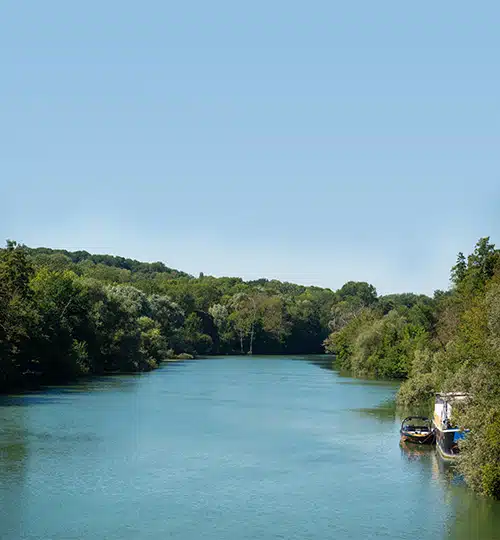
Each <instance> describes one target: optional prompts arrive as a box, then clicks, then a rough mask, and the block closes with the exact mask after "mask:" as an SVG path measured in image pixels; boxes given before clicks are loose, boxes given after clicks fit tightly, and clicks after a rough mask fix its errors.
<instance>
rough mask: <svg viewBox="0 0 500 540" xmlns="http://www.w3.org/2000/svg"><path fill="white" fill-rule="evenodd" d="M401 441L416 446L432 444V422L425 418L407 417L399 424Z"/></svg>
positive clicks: (433, 435)
mask: <svg viewBox="0 0 500 540" xmlns="http://www.w3.org/2000/svg"><path fill="white" fill-rule="evenodd" d="M399 432H400V433H401V441H402V442H407V443H416V444H433V443H434V438H435V434H434V429H433V428H432V422H431V421H430V420H429V419H428V418H426V417H425V416H408V417H407V418H405V419H404V420H403V422H402V423H401V429H400V431H399Z"/></svg>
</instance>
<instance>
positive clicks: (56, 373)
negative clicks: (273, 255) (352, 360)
mask: <svg viewBox="0 0 500 540" xmlns="http://www.w3.org/2000/svg"><path fill="white" fill-rule="evenodd" d="M334 296H335V295H334V293H333V292H332V291H330V290H329V289H320V288H318V287H302V286H299V285H294V284H291V283H281V282H279V281H268V280H265V279H262V280H257V281H252V282H244V281H243V280H241V279H239V278H214V277H209V276H203V275H200V276H199V277H198V278H194V277H192V276H189V275H187V274H185V273H183V272H178V271H176V270H172V269H170V268H168V267H166V266H165V265H164V264H162V263H141V262H138V261H134V260H130V259H124V258H122V257H113V256H110V255H91V254H89V253H87V252H84V251H79V252H74V253H71V252H67V251H62V250H50V249H46V248H39V249H30V248H27V247H25V246H19V245H17V244H16V243H15V242H8V243H7V247H6V248H5V249H2V250H0V391H8V390H12V389H14V388H23V387H26V386H32V385H35V384H40V383H47V382H59V381H66V380H70V379H73V378H76V377H78V376H80V375H86V374H101V373H110V372H130V371H144V370H149V369H152V368H154V367H156V366H157V365H158V364H159V363H160V362H161V361H162V360H165V359H166V358H172V357H175V356H177V355H179V354H185V355H206V354H226V353H238V354H247V353H254V354H259V353H288V354H294V353H297V354H303V353H319V352H323V347H322V343H323V341H324V339H325V338H326V336H327V335H328V321H329V316H330V307H331V305H332V302H333V299H334Z"/></svg>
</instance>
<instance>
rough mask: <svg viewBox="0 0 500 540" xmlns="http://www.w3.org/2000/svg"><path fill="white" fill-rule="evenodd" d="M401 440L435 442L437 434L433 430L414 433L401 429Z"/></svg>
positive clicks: (413, 442) (415, 442)
mask: <svg viewBox="0 0 500 540" xmlns="http://www.w3.org/2000/svg"><path fill="white" fill-rule="evenodd" d="M401 442H405V443H412V444H434V442H435V435H434V432H433V431H430V432H428V433H412V432H408V431H401Z"/></svg>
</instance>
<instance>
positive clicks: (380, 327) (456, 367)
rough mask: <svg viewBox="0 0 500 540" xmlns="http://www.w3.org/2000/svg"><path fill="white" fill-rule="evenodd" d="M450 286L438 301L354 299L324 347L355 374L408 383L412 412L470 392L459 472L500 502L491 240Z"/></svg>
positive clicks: (498, 332)
mask: <svg viewBox="0 0 500 540" xmlns="http://www.w3.org/2000/svg"><path fill="white" fill-rule="evenodd" d="M451 282H452V286H451V288H450V290H449V291H446V292H442V291H436V292H435V294H434V296H433V298H427V297H425V296H416V295H412V294H408V295H394V296H392V297H390V296H389V297H382V298H375V296H374V295H372V296H371V297H364V298H349V299H347V300H346V301H345V302H342V303H339V304H337V305H336V306H334V308H333V314H334V317H333V318H332V330H333V332H332V334H331V335H330V336H329V337H328V338H327V340H326V341H325V345H326V349H327V350H328V351H329V352H332V353H335V354H336V355H337V361H338V363H339V364H340V365H341V366H342V367H344V368H347V369H350V370H352V371H353V372H354V373H355V374H363V375H374V376H381V377H396V378H401V379H406V380H405V381H404V382H403V384H402V386H401V389H400V391H399V395H398V401H399V403H400V404H401V405H403V406H405V407H411V406H415V405H416V404H421V403H423V402H425V401H426V400H427V401H428V402H429V401H430V398H432V397H433V395H434V393H435V392H439V391H445V392H448V391H454V392H456V391H460V392H466V393H468V394H469V396H470V399H469V401H468V402H467V403H466V404H465V406H464V407H463V409H462V411H460V416H459V422H460V424H461V425H462V426H463V427H464V426H465V427H467V428H470V429H471V433H470V435H469V436H468V437H467V441H465V442H464V443H463V446H462V453H461V458H460V460H459V468H460V470H461V472H462V473H463V474H464V476H465V478H466V480H467V482H468V483H469V484H470V485H471V486H472V487H473V488H474V489H475V490H476V491H479V492H482V493H484V494H487V495H492V496H494V497H497V498H500V251H499V250H497V249H495V246H494V245H493V244H491V243H490V240H489V238H482V239H480V240H479V242H478V243H477V244H476V246H475V249H474V252H473V253H472V254H471V255H469V256H468V257H467V258H466V257H465V256H464V255H463V254H462V253H460V254H459V255H458V259H457V263H456V265H455V266H454V267H453V268H452V271H451Z"/></svg>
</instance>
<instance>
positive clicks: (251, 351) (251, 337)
mask: <svg viewBox="0 0 500 540" xmlns="http://www.w3.org/2000/svg"><path fill="white" fill-rule="evenodd" d="M253 330H254V323H252V329H251V330H250V349H249V350H248V354H253Z"/></svg>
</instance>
